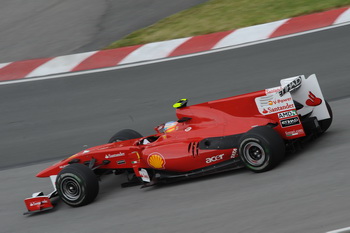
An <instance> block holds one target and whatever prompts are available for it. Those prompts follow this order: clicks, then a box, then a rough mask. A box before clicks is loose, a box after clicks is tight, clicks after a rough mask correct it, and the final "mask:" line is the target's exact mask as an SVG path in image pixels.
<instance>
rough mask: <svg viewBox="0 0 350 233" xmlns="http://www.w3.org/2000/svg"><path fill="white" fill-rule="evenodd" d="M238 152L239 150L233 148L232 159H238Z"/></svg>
mask: <svg viewBox="0 0 350 233" xmlns="http://www.w3.org/2000/svg"><path fill="white" fill-rule="evenodd" d="M237 151H238V150H237V148H233V150H232V154H231V159H233V158H236V157H237V156H238V153H237Z"/></svg>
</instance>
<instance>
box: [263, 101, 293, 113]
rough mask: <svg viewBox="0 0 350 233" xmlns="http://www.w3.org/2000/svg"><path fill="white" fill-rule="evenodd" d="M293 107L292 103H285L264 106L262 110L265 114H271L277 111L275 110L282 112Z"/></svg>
mask: <svg viewBox="0 0 350 233" xmlns="http://www.w3.org/2000/svg"><path fill="white" fill-rule="evenodd" d="M293 108H295V107H294V104H289V103H286V104H285V105H283V106H277V107H267V108H264V109H263V111H262V112H263V113H264V115H267V114H273V113H277V112H282V111H284V110H289V109H293Z"/></svg>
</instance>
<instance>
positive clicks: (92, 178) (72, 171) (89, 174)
mask: <svg viewBox="0 0 350 233" xmlns="http://www.w3.org/2000/svg"><path fill="white" fill-rule="evenodd" d="M56 188H57V192H58V195H59V197H60V198H61V199H62V201H64V202H65V203H66V204H67V205H70V206H72V207H78V206H84V205H87V204H89V203H91V202H93V201H94V200H95V198H96V196H97V194H98V191H99V183H98V179H97V177H96V175H95V173H94V172H93V171H92V170H91V169H90V168H88V167H87V166H85V165H83V164H80V163H74V164H71V165H69V166H67V167H65V168H64V169H62V171H61V172H60V173H59V174H58V176H57V182H56Z"/></svg>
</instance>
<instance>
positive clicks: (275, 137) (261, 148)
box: [239, 126, 286, 173]
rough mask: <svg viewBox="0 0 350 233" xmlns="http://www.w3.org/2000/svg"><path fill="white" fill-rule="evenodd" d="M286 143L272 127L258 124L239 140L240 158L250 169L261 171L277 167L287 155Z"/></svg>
mask: <svg viewBox="0 0 350 233" xmlns="http://www.w3.org/2000/svg"><path fill="white" fill-rule="evenodd" d="M285 151H286V149H285V143H284V141H283V139H282V137H281V136H280V135H279V134H278V133H277V132H276V131H275V130H274V129H272V128H271V127H268V126H258V127H255V128H253V129H251V130H249V131H248V132H247V133H245V134H243V136H242V137H241V139H240V141H239V155H240V158H241V160H242V162H243V164H244V165H245V167H246V168H248V169H249V170H251V171H253V172H256V173H260V172H266V171H269V170H271V169H273V168H274V167H276V166H277V165H278V164H279V163H280V162H281V161H282V160H283V158H284V156H285Z"/></svg>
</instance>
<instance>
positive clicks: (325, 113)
mask: <svg viewBox="0 0 350 233" xmlns="http://www.w3.org/2000/svg"><path fill="white" fill-rule="evenodd" d="M174 107H175V108H176V115H177V118H178V120H177V121H173V122H168V123H166V124H162V125H160V126H158V127H156V128H155V130H156V131H157V133H156V134H154V135H151V136H147V137H143V136H142V135H140V134H139V133H137V132H136V131H133V130H129V129H126V130H122V131H120V132H118V133H116V134H115V135H114V136H113V137H112V138H111V139H110V141H109V143H108V144H105V145H101V146H96V147H93V148H89V149H86V150H84V151H81V152H79V153H77V154H74V155H72V156H71V157H69V158H67V159H64V160H62V161H61V162H59V163H57V164H55V165H52V166H50V167H48V168H47V169H45V170H43V171H41V172H40V173H39V174H38V175H37V177H50V178H51V181H52V183H53V186H54V191H53V192H52V193H51V194H49V195H44V194H43V193H42V192H38V193H34V194H33V196H32V197H31V198H27V199H26V200H25V204H26V206H27V209H28V212H27V213H33V212H38V211H43V210H47V209H51V208H52V207H53V206H52V204H51V201H50V199H51V198H52V197H54V196H59V198H61V199H62V200H63V201H64V202H65V203H66V204H68V205H70V206H73V207H78V206H83V205H86V204H89V203H91V202H92V201H93V200H94V199H95V198H96V196H97V194H98V192H99V177H100V176H102V175H106V174H111V173H114V174H116V175H119V174H124V173H126V174H128V175H127V176H126V177H129V179H128V182H127V183H125V184H124V186H127V185H131V184H134V183H137V184H143V187H147V186H151V185H155V184H157V183H159V182H166V181H171V180H179V179H184V178H191V177H198V176H203V175H208V174H213V173H217V172H222V171H227V170H232V169H236V168H241V167H246V168H248V169H249V170H251V171H253V172H265V171H268V170H270V169H272V168H274V167H275V166H276V165H278V164H279V163H280V162H281V161H282V160H283V158H284V155H285V153H286V150H293V149H295V148H296V147H298V145H299V144H300V143H302V142H304V141H306V140H307V139H309V138H315V137H317V136H318V135H320V134H322V133H323V132H325V131H326V130H327V129H328V127H329V126H330V125H331V122H332V112H331V109H330V107H329V105H328V103H327V102H326V101H325V100H324V98H323V95H322V92H321V89H320V87H319V84H318V81H317V78H316V76H315V75H311V76H310V77H308V78H305V76H303V75H301V76H297V77H292V78H288V79H282V80H281V86H278V87H275V88H269V89H266V90H261V91H257V92H253V93H248V94H244V95H239V96H233V97H229V98H225V99H219V100H214V101H210V102H206V103H202V104H197V105H192V106H187V100H186V99H182V100H180V101H178V102H177V103H176V104H174ZM130 177H132V178H130Z"/></svg>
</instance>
